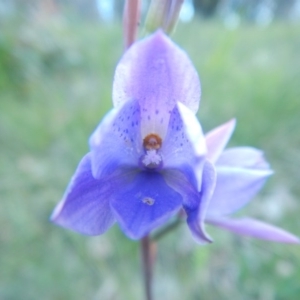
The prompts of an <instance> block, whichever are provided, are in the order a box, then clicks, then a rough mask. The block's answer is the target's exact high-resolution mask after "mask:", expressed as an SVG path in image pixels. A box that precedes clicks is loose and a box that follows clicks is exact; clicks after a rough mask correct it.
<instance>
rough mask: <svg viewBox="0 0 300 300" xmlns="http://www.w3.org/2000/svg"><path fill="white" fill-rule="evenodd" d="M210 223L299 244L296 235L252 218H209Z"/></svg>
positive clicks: (239, 231) (252, 234)
mask: <svg viewBox="0 0 300 300" xmlns="http://www.w3.org/2000/svg"><path fill="white" fill-rule="evenodd" d="M207 222H208V223H210V224H212V225H215V226H218V227H221V228H222V229H226V230H229V231H232V232H234V233H237V234H240V235H246V236H250V237H254V238H257V239H262V240H268V241H273V242H279V243H291V244H299V243H300V240H299V238H298V237H296V236H295V235H293V234H291V233H289V232H287V231H285V230H283V229H281V228H278V227H275V226H272V225H270V224H267V223H264V222H261V221H258V220H255V219H251V218H242V219H229V218H209V219H208V220H207Z"/></svg>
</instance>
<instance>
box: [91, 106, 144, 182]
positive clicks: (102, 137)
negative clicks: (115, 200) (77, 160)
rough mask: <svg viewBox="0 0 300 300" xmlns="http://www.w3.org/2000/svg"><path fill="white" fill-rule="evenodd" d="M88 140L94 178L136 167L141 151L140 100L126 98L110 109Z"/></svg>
mask: <svg viewBox="0 0 300 300" xmlns="http://www.w3.org/2000/svg"><path fill="white" fill-rule="evenodd" d="M89 142H90V148H91V160H92V172H93V176H94V177H95V178H99V179H100V178H102V177H104V176H107V175H110V174H111V173H112V172H114V171H115V170H116V169H120V168H127V167H128V168H129V167H131V168H136V167H137V166H138V160H139V157H140V156H141V153H142V139H141V135H140V108H139V104H138V102H137V101H134V100H131V101H127V102H125V103H123V104H122V105H120V106H119V107H117V108H114V109H113V110H112V111H111V112H109V113H108V114H107V116H106V117H105V118H104V119H103V121H102V122H101V123H100V124H99V126H98V127H97V128H96V130H95V131H94V133H93V134H92V135H91V137H90V141H89Z"/></svg>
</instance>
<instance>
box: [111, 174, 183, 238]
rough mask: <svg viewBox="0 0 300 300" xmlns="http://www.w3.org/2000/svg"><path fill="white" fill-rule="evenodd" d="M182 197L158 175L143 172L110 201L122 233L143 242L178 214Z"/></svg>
mask: <svg viewBox="0 0 300 300" xmlns="http://www.w3.org/2000/svg"><path fill="white" fill-rule="evenodd" d="M181 205H182V197H181V195H180V194H179V193H177V192H176V191H175V190H173V189H172V188H171V187H169V186H168V185H167V184H166V182H165V180H164V178H163V176H162V175H161V174H159V173H157V172H140V173H138V174H137V175H136V176H135V178H134V179H133V180H132V181H131V182H130V183H127V185H126V186H123V187H122V189H121V190H120V191H119V192H118V193H117V194H116V195H115V196H114V198H113V199H112V201H111V208H112V210H113V212H114V215H115V217H116V219H117V221H118V223H119V224H120V226H121V228H122V230H123V231H124V232H125V234H126V235H127V236H129V237H130V238H132V239H140V238H142V237H143V236H145V235H146V234H148V233H149V232H150V231H151V230H153V229H155V228H157V227H158V226H159V225H161V224H163V223H164V222H165V221H166V220H167V219H168V218H169V217H171V216H172V215H174V214H175V213H176V212H177V211H179V209H180V207H181Z"/></svg>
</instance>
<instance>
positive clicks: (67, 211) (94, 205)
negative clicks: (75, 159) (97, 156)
mask: <svg viewBox="0 0 300 300" xmlns="http://www.w3.org/2000/svg"><path fill="white" fill-rule="evenodd" d="M111 182H112V181H111ZM111 182H103V181H99V180H96V179H94V178H93V176H92V173H91V163H90V154H87V155H86V156H84V157H83V159H82V160H81V162H80V163H79V165H78V168H77V170H76V172H75V174H74V176H73V178H72V179H71V182H70V184H69V186H68V188H67V191H66V193H65V195H64V197H63V200H62V201H61V202H60V203H59V204H58V205H57V206H56V208H55V210H54V212H53V214H52V216H51V220H52V221H53V222H54V223H56V224H58V225H60V226H63V227H66V228H69V229H71V230H74V231H77V232H79V233H82V234H86V235H99V234H102V233H104V232H105V231H106V230H107V229H108V228H110V227H111V226H112V225H113V223H114V222H115V220H114V217H113V214H112V212H111V209H110V206H109V199H110V196H111V192H112V190H113V189H112V186H111Z"/></svg>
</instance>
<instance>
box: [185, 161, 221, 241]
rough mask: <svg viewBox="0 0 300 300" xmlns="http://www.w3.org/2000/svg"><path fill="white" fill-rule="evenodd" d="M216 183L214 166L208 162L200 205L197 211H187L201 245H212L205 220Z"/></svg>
mask: <svg viewBox="0 0 300 300" xmlns="http://www.w3.org/2000/svg"><path fill="white" fill-rule="evenodd" d="M215 182H216V172H215V170H214V167H213V165H212V164H211V163H210V162H209V161H206V163H205V165H204V168H203V177H202V188H201V192H200V203H199V206H198V208H197V209H196V210H189V209H187V210H186V211H187V215H188V218H187V223H188V226H189V228H190V230H191V232H192V235H193V237H194V239H195V240H196V241H197V242H198V243H200V244H206V243H211V242H212V239H211V237H210V236H209V235H208V234H207V233H206V231H205V226H204V220H205V216H206V212H207V208H208V205H209V201H210V198H211V196H212V194H213V191H214V188H215Z"/></svg>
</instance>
